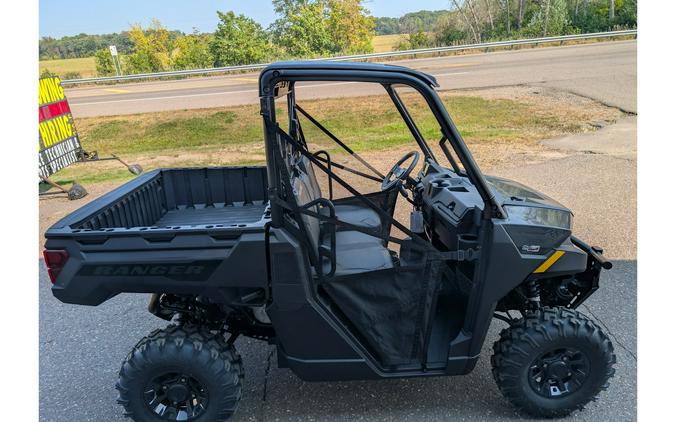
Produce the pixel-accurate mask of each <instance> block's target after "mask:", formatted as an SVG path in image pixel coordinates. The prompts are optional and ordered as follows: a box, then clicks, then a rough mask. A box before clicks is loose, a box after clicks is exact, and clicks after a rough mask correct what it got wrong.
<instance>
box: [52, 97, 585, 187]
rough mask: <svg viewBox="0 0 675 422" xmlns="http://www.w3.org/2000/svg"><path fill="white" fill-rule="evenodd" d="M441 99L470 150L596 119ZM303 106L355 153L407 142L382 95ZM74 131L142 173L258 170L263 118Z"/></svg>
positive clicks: (167, 116)
mask: <svg viewBox="0 0 675 422" xmlns="http://www.w3.org/2000/svg"><path fill="white" fill-rule="evenodd" d="M415 95H417V94H415ZM401 97H402V98H403V100H404V102H405V103H406V105H407V106H408V108H409V109H410V111H411V114H412V115H413V117H414V119H415V121H416V123H417V125H418V127H419V128H420V130H421V132H422V134H423V136H424V137H425V139H427V141H428V142H429V143H430V144H433V145H436V144H437V141H438V140H439V139H440V136H441V134H440V130H439V128H438V124H437V123H436V120H435V118H434V117H433V115H432V114H431V112H430V111H429V110H428V108H427V107H426V105H425V104H424V103H423V100H421V98H419V97H418V96H413V94H409V93H402V94H401ZM441 98H442V99H443V101H444V103H445V105H446V108H447V110H448V112H449V114H450V115H451V116H452V118H453V120H454V121H455V123H456V124H457V126H458V128H459V129H460V133H461V134H462V136H463V137H464V138H465V140H466V141H467V143H468V144H469V145H470V146H471V145H472V144H481V145H482V146H484V145H491V144H495V145H496V144H504V143H507V144H508V143H519V144H522V143H526V144H527V143H530V142H536V141H538V140H540V139H544V138H548V137H552V136H558V135H561V134H564V133H573V132H578V131H580V130H583V128H584V125H586V124H587V123H588V121H591V120H592V119H593V118H594V117H593V116H590V115H588V116H587V115H585V114H584V110H583V108H579V109H560V110H559V109H558V108H553V107H549V108H543V109H541V108H537V107H536V106H534V105H532V104H527V103H523V102H518V101H514V100H508V99H485V98H481V97H478V96H468V95H467V96H462V95H452V94H448V93H441ZM302 106H303V108H305V109H306V110H307V111H308V112H309V113H310V114H312V115H313V116H314V117H315V118H317V120H319V121H320V122H322V124H324V126H326V127H327V128H329V129H330V130H331V131H332V132H333V133H334V134H335V135H336V136H338V137H339V138H340V139H342V140H343V141H345V142H346V143H347V144H348V145H349V146H350V147H352V148H353V149H354V150H355V151H357V152H359V153H366V154H367V153H376V152H377V151H383V150H389V149H395V148H399V147H402V146H403V145H407V144H409V143H410V142H412V136H411V135H410V132H409V131H408V129H407V128H406V126H405V124H404V122H403V121H402V119H401V117H400V116H399V115H398V112H397V111H396V109H395V108H394V106H393V104H392V103H391V101H390V100H389V98H388V97H386V96H370V97H356V98H341V99H322V100H313V101H303V102H302ZM280 111H281V110H280ZM280 120H281V118H280ZM302 123H303V129H304V133H305V136H306V138H307V140H308V142H309V143H310V147H311V149H313V150H316V149H326V150H329V151H331V152H332V153H334V154H340V153H342V150H341V149H340V148H339V147H338V146H336V145H335V144H334V143H332V141H330V140H329V139H328V138H327V137H326V136H325V135H324V134H323V133H321V132H320V131H319V130H318V129H317V128H315V127H314V126H313V125H311V124H310V123H309V122H308V121H307V120H306V119H302ZM76 125H77V127H78V131H79V133H80V137H81V140H82V145H83V147H84V148H85V149H86V150H88V151H93V150H97V151H98V152H99V154H100V155H101V156H107V155H109V154H111V153H114V154H117V155H119V156H121V157H122V158H124V159H125V160H126V161H127V162H130V163H135V162H138V163H139V164H141V165H142V166H143V167H144V168H145V169H151V168H156V167H167V166H173V167H177V166H214V165H245V164H263V163H264V150H263V133H262V119H261V117H260V115H259V109H258V106H256V105H247V106H238V107H228V108H218V109H202V110H183V111H171V112H159V113H146V114H138V115H131V116H112V117H96V118H84V119H79V120H77V121H76ZM132 177H133V176H132V175H131V174H130V173H128V172H127V171H126V169H125V168H124V167H123V166H122V165H120V164H119V163H117V162H110V161H109V162H102V163H88V164H76V165H73V166H71V167H68V168H66V169H64V170H62V171H61V172H59V173H58V175H57V178H56V179H57V180H70V179H75V180H78V182H80V183H98V182H103V181H117V180H125V179H129V178H132Z"/></svg>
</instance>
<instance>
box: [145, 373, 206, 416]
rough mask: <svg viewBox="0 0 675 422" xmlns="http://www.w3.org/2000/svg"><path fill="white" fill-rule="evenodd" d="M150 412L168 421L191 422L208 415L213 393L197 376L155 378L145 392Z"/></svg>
mask: <svg viewBox="0 0 675 422" xmlns="http://www.w3.org/2000/svg"><path fill="white" fill-rule="evenodd" d="M143 399H144V400H143V401H144V402H145V405H146V406H147V408H148V410H150V412H152V413H153V414H155V415H156V416H158V417H159V418H161V419H163V420H167V421H190V420H193V419H196V418H198V417H200V416H201V415H202V414H204V413H205V412H206V408H207V406H208V402H209V394H208V391H207V390H206V387H204V385H203V384H202V383H201V382H199V380H197V379H196V378H195V377H192V376H190V375H186V374H181V373H178V372H168V373H164V374H162V375H159V376H157V377H155V378H153V379H152V380H151V381H150V382H149V383H148V384H147V385H146V387H145V389H144V390H143Z"/></svg>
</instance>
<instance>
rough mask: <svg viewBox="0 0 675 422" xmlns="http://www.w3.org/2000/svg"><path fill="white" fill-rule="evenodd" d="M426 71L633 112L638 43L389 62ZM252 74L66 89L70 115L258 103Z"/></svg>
mask: <svg viewBox="0 0 675 422" xmlns="http://www.w3.org/2000/svg"><path fill="white" fill-rule="evenodd" d="M392 63H394V64H400V65H403V66H408V67H412V68H415V69H419V70H422V71H424V72H428V73H431V74H432V75H434V76H436V78H437V79H438V81H439V83H440V85H441V88H440V89H442V90H446V89H467V88H482V87H489V86H503V85H519V84H529V85H547V86H551V87H554V88H562V89H565V90H568V91H571V92H574V93H577V94H582V95H590V96H592V97H594V98H595V97H599V96H602V97H605V98H604V101H606V103H607V104H610V105H614V106H617V107H619V108H622V109H624V110H627V111H631V112H636V111H637V110H636V109H637V95H636V90H637V85H636V83H635V78H636V75H637V42H636V41H617V42H603V43H595V44H585V45H574V46H562V47H548V48H534V49H523V50H514V51H500V52H493V53H486V54H470V55H463V56H448V57H437V58H428V59H417V60H405V61H398V62H392ZM256 81H257V74H253V73H252V74H241V75H228V76H218V77H208V78H192V79H185V80H175V81H159V82H158V81H155V82H144V83H130V84H119V85H114V86H99V87H79V88H78V87H75V88H68V89H67V90H66V95H67V96H68V99H69V102H70V105H71V107H72V110H73V114H74V115H75V117H91V116H105V115H117V114H131V113H145V112H150V111H164V110H181V109H192V108H204V107H219V106H232V105H239V104H255V103H257V102H258V97H257V92H258V91H257V88H256ZM307 85H308V86H305V87H304V89H299V90H298V96H299V98H301V99H302V98H326V97H339V96H357V95H365V94H369V93H373V94H375V93H379V94H382V91H381V89H379V88H378V87H371V88H368V87H366V86H364V84H355V83H345V82H338V83H322V84H319V83H311V84H307Z"/></svg>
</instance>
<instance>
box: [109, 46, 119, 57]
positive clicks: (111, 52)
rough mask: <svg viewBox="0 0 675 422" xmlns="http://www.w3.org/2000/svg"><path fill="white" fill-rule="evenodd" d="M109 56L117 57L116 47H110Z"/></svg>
mask: <svg viewBox="0 0 675 422" xmlns="http://www.w3.org/2000/svg"><path fill="white" fill-rule="evenodd" d="M110 54H112V55H113V56H116V55H117V47H116V46H114V45H111V46H110Z"/></svg>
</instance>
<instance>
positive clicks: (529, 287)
mask: <svg viewBox="0 0 675 422" xmlns="http://www.w3.org/2000/svg"><path fill="white" fill-rule="evenodd" d="M525 296H526V297H527V303H526V305H527V306H526V307H527V308H528V310H531V311H537V310H539V308H541V298H540V295H539V285H538V284H537V282H536V281H535V280H530V281H528V282H527V284H526V285H525Z"/></svg>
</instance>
